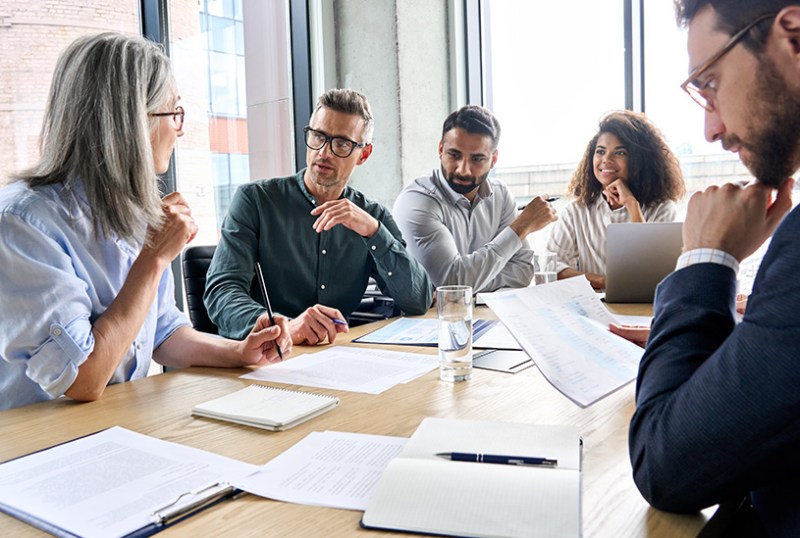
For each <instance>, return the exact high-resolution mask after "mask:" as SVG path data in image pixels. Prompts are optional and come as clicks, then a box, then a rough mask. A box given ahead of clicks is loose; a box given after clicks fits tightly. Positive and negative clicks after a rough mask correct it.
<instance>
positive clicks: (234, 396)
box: [192, 385, 339, 431]
mask: <svg viewBox="0 0 800 538" xmlns="http://www.w3.org/2000/svg"><path fill="white" fill-rule="evenodd" d="M337 405H339V398H337V397H336V396H326V395H324V394H317V393H315V392H301V391H297V390H289V389H280V388H277V387H268V386H266V385H250V386H249V387H247V388H244V389H242V390H238V391H236V392H234V393H231V394H228V395H227V396H223V397H221V398H217V399H215V400H210V401H208V402H205V403H201V404H199V405H196V406H194V408H192V414H193V415H196V416H200V417H207V418H214V419H217V420H227V421H228V422H235V423H237V424H244V425H246V426H254V427H256V428H264V429H267V430H272V431H283V430H288V429H289V428H292V427H294V426H297V425H298V424H300V423H302V422H305V421H306V420H309V419H312V418H314V417H316V416H319V415H321V414H322V413H324V412H326V411H329V410H331V409H333V408H334V407H336V406H337Z"/></svg>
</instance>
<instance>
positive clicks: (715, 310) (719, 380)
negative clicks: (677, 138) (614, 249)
mask: <svg viewBox="0 0 800 538" xmlns="http://www.w3.org/2000/svg"><path fill="white" fill-rule="evenodd" d="M676 7H677V10H678V19H679V21H680V22H681V23H682V24H684V25H687V26H688V29H689V33H688V49H689V63H690V75H689V78H688V79H687V80H686V82H684V84H683V86H682V87H683V88H684V89H685V90H686V91H687V93H689V95H690V96H691V97H692V98H693V99H695V101H697V102H698V104H699V105H700V106H702V107H703V108H704V109H705V124H706V126H705V133H706V138H707V139H708V140H709V141H710V142H715V141H719V142H721V143H722V147H723V148H725V149H727V150H730V151H733V152H737V153H738V154H739V157H740V158H741V160H742V161H743V162H744V163H745V165H747V167H748V168H749V170H750V171H751V172H752V173H753V175H754V176H755V177H756V178H757V180H756V181H753V182H752V183H750V184H749V185H747V186H738V185H733V184H727V185H723V186H721V187H710V188H708V189H706V191H704V192H702V193H696V194H695V195H694V196H692V198H691V200H690V201H689V206H688V210H687V215H686V222H685V224H684V230H683V241H684V253H683V255H682V256H681V258H680V259H679V261H678V268H677V269H676V271H675V272H674V273H673V274H672V275H670V276H669V277H668V278H667V279H665V280H664V281H663V282H662V283H661V284H660V285H659V287H658V290H657V293H656V299H655V315H654V320H653V326H652V330H651V333H650V338H649V341H648V344H647V349H646V351H645V354H644V357H643V358H642V362H641V366H640V370H639V377H638V381H637V387H636V388H637V393H636V404H637V409H636V413H635V414H634V416H633V418H632V420H631V427H630V456H631V462H632V465H633V473H634V480H635V481H636V484H637V486H638V487H639V490H640V491H641V492H642V494H643V495H644V497H645V498H646V499H647V500H648V502H650V504H652V505H653V506H654V507H656V508H659V509H662V510H668V511H673V512H695V511H697V510H700V509H703V508H705V507H708V506H713V505H715V504H722V505H725V506H732V507H735V510H734V513H735V514H736V516H735V518H736V519H735V521H736V523H735V526H734V527H733V530H734V532H735V534H736V535H746V536H800V351H798V348H800V210H794V211H792V212H791V213H789V210H790V209H791V206H792V201H791V191H792V188H793V185H794V181H793V180H792V179H790V177H789V176H790V175H791V174H793V173H794V172H795V171H796V170H797V169H798V167H800V2H798V1H794V2H791V1H788V0H782V1H780V0H678V1H677V2H676ZM787 213H788V215H787ZM784 217H785V218H784ZM773 232H774V236H773V238H772V241H771V243H770V247H769V250H768V251H767V253H766V255H765V256H764V258H763V261H762V264H761V268H760V270H759V272H758V275H757V276H756V280H755V283H754V286H753V292H752V294H751V296H750V299H749V302H748V305H747V310H746V311H745V314H744V319H743V321H742V322H741V323H739V324H738V325H737V324H736V322H735V319H734V300H735V295H736V273H737V270H738V266H739V262H740V261H741V260H742V259H743V258H745V257H747V256H748V255H750V254H752V253H753V252H754V251H755V250H756V249H757V248H758V247H759V246H760V245H761V244H762V243H763V242H764V241H765V240H766V239H767V238H769V237H770V236H771V235H773Z"/></svg>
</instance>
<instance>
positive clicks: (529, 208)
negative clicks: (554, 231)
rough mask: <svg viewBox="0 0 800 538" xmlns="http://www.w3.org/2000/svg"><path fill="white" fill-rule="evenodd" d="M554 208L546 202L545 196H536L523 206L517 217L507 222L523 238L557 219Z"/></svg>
mask: <svg viewBox="0 0 800 538" xmlns="http://www.w3.org/2000/svg"><path fill="white" fill-rule="evenodd" d="M557 219H558V217H557V216H556V210H555V209H553V206H552V205H550V204H549V203H548V202H547V198H546V197H545V196H537V197H536V198H534V199H533V200H531V201H530V202H528V205H526V206H525V209H523V210H522V212H521V213H520V214H519V215H517V218H515V219H514V221H513V222H512V223H511V224H509V227H510V228H511V229H512V230H514V231H515V232H516V234H517V235H518V236H519V238H520V239H523V240H524V239H525V238H526V237H528V234H530V233H533V232H535V231H537V230H541V229H542V228H544V227H545V226H547V225H548V224H550V223H551V222H554V221H555V220H557Z"/></svg>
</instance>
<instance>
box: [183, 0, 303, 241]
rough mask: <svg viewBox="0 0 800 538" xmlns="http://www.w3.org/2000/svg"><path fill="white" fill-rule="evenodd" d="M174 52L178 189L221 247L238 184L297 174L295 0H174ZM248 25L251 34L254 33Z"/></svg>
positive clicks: (201, 236) (206, 235)
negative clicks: (292, 88)
mask: <svg viewBox="0 0 800 538" xmlns="http://www.w3.org/2000/svg"><path fill="white" fill-rule="evenodd" d="M168 5H169V8H170V11H169V15H170V16H169V20H170V49H171V54H172V60H173V66H174V69H175V74H176V78H177V82H178V88H179V90H180V93H181V101H182V103H183V105H184V108H185V109H186V112H187V114H186V127H185V128H184V131H185V135H184V136H183V138H181V139H180V140H179V142H178V144H177V146H176V152H175V156H176V159H175V160H176V167H175V169H176V183H177V185H176V187H177V189H178V190H179V191H180V192H181V193H182V194H183V195H184V196H185V197H186V198H187V201H188V202H189V205H190V206H191V207H192V214H193V216H194V217H195V219H196V220H197V221H198V225H199V227H200V232H199V233H198V237H197V238H196V239H195V244H215V243H216V242H217V240H218V238H219V229H220V226H221V224H222V219H223V218H224V217H225V215H226V213H227V212H228V208H229V207H230V202H231V199H232V197H233V194H234V192H235V191H236V189H237V188H238V187H239V186H240V185H242V184H244V183H247V182H249V181H250V180H251V178H252V179H261V178H267V177H273V176H276V175H282V174H286V173H289V172H290V171H291V170H290V169H289V168H290V165H289V166H287V165H286V161H287V159H288V161H289V163H290V162H291V139H292V125H291V121H290V116H289V114H288V113H287V111H288V109H289V108H290V106H291V102H290V100H288V99H287V97H286V95H287V94H288V87H289V85H288V81H289V80H290V76H289V74H288V73H289V71H288V67H287V66H288V59H287V58H288V52H287V49H288V39H287V32H288V30H287V28H286V27H287V26H288V23H287V20H288V15H287V14H288V7H287V5H288V4H287V1H286V0H281V1H275V2H262V1H261V0H171V1H170V2H169V4H168ZM248 32H249V34H248Z"/></svg>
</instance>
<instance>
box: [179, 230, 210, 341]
mask: <svg viewBox="0 0 800 538" xmlns="http://www.w3.org/2000/svg"><path fill="white" fill-rule="evenodd" d="M216 248H217V247H216V246H214V245H204V246H195V247H188V248H187V249H186V250H184V251H183V257H182V260H181V264H182V266H183V286H184V288H186V306H187V307H188V310H189V319H190V320H191V321H192V325H193V326H194V328H195V329H197V330H198V331H202V332H204V333H211V334H217V326H216V325H214V323H213V322H212V321H211V319H210V318H209V317H208V311H207V310H206V305H205V304H204V303H203V292H205V290H206V273H207V272H208V266H209V265H211V258H213V257H214V250H216Z"/></svg>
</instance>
